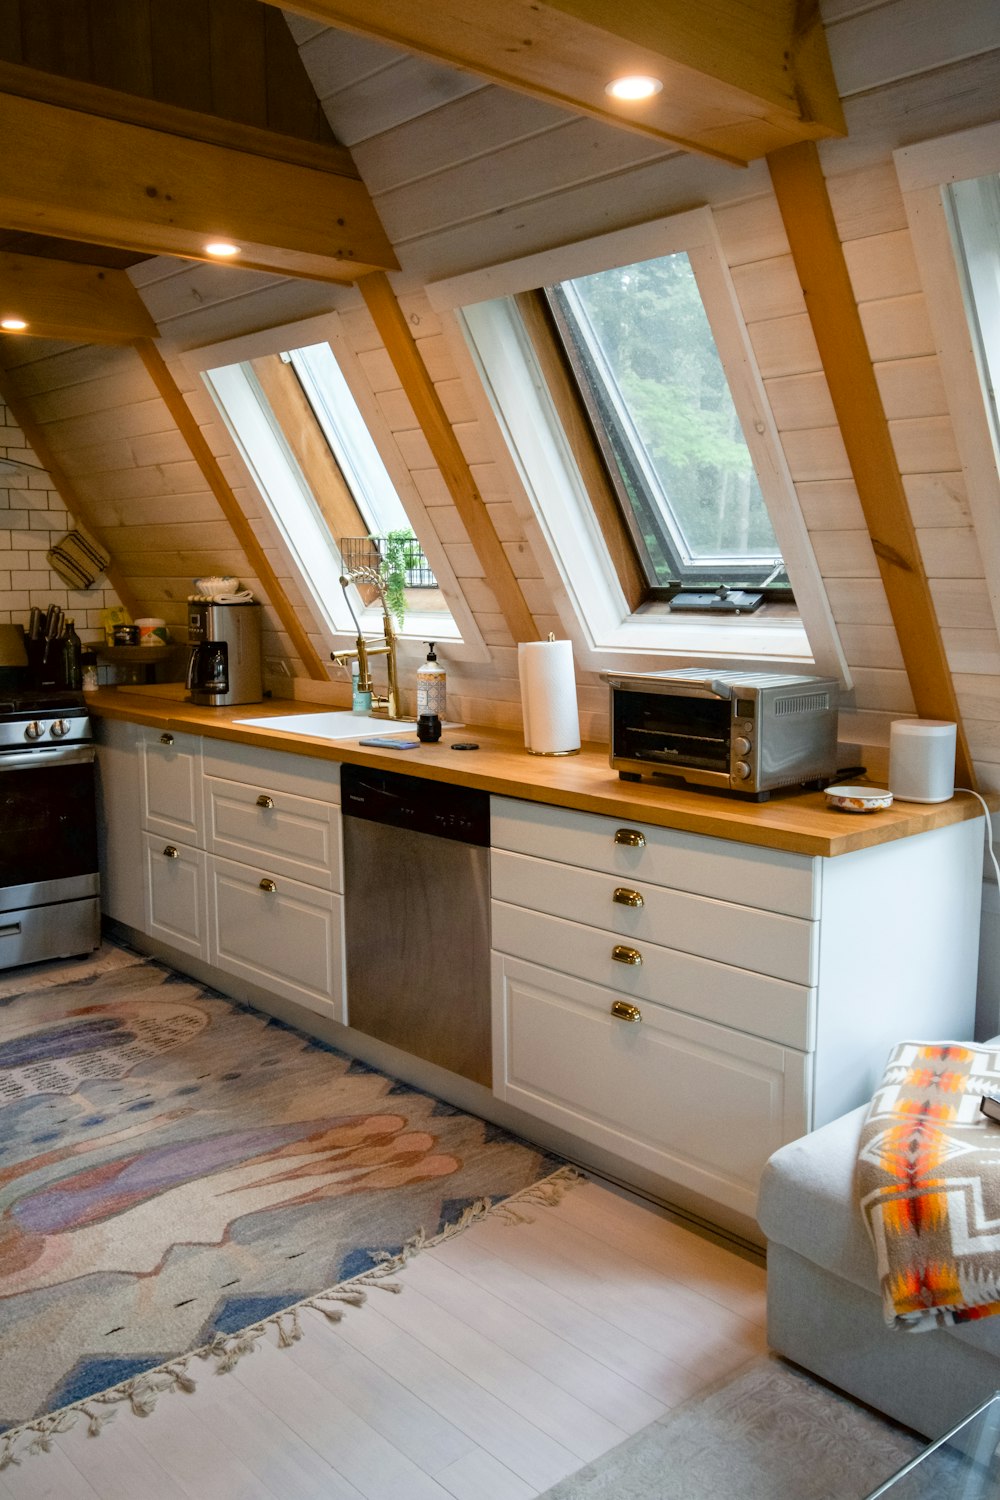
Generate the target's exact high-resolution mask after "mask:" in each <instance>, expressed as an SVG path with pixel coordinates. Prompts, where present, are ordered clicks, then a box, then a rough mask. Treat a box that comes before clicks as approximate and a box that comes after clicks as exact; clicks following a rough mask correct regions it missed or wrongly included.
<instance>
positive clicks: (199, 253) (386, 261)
mask: <svg viewBox="0 0 1000 1500" xmlns="http://www.w3.org/2000/svg"><path fill="white" fill-rule="evenodd" d="M0 141H2V142H3V150H2V152H0V224H3V225H5V226H7V227H9V228H11V229H17V230H24V231H26V232H29V233H33V234H43V235H54V236H55V237H57V238H59V239H67V240H85V241H89V242H91V243H93V244H98V245H113V246H117V247H119V248H122V249H127V250H135V251H138V252H140V253H142V254H147V255H179V256H184V257H187V258H190V259H194V260H209V261H210V260H211V256H209V255H207V254H206V252H205V248H204V247H205V243H206V241H207V240H210V239H220V238H224V239H227V240H232V241H234V242H235V243H236V244H238V245H240V247H241V249H242V254H241V255H240V257H239V261H238V264H239V265H240V266H243V267H249V268H251V269H254V270H260V271H271V272H274V273H276V274H278V275H285V276H305V277H311V278H314V279H315V280H319V281H334V282H346V281H354V280H355V279H356V278H357V277H358V276H359V275H364V274H365V273H367V272H369V271H371V270H374V269H396V268H397V267H398V262H397V260H396V257H395V255H394V254H393V251H392V247H391V245H390V244H389V241H388V239H387V237H386V234H385V231H384V230H383V228H382V225H381V223H380V222H379V219H378V215H377V214H376V212H375V209H374V207H373V206H372V202H371V199H370V197H369V196H368V191H367V189H366V188H365V187H364V185H363V184H362V183H361V182H359V181H358V180H357V179H356V178H354V177H347V176H343V175H341V174H340V173H336V172H330V171H325V170H319V169H317V168H315V167H309V166H304V165H301V164H299V163H294V162H284V161H276V160H273V159H267V158H264V157H261V156H259V155H256V154H253V153H251V152H249V151H245V150H239V149H236V148H234V147H230V146H219V145H215V144H213V143H210V142H204V141H199V140H192V139H189V138H187V137H183V136H179V135H174V134H169V133H166V132H164V131H162V130H154V129H150V128H149V127H147V126H143V125H135V124H131V123H129V122H126V121H122V120H110V119H104V118H101V117H98V116H94V115H89V114H88V115H83V114H81V113H80V111H79V110H77V109H68V108H65V107H64V106H62V105H57V104H51V103H46V102H44V101H42V100H37V99H28V98H24V97H21V96H18V95H12V94H5V93H0Z"/></svg>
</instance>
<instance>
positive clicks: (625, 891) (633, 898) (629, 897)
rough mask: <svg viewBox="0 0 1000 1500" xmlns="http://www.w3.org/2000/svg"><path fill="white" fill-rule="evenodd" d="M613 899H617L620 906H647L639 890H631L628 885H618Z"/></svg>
mask: <svg viewBox="0 0 1000 1500" xmlns="http://www.w3.org/2000/svg"><path fill="white" fill-rule="evenodd" d="M611 899H612V901H617V902H618V905H619V906H645V904H646V903H645V902H644V901H643V899H642V896H641V895H640V894H639V892H638V891H630V890H629V888H628V886H627V885H620V886H618V887H616V889H615V893H614V895H613V896H612V897H611Z"/></svg>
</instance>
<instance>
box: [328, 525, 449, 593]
mask: <svg viewBox="0 0 1000 1500" xmlns="http://www.w3.org/2000/svg"><path fill="white" fill-rule="evenodd" d="M386 543H387V539H386V538H385V537H384V536H344V537H341V539H340V556H341V560H342V562H343V565H344V570H345V572H350V571H351V570H352V569H354V568H365V567H367V568H381V565H382V563H383V561H384V559H385V555H386ZM401 546H402V550H403V570H404V577H405V586H406V587H407V588H408V589H436V588H437V579H436V578H435V577H434V573H433V570H432V569H431V566H430V563H429V562H428V561H427V559H426V557H425V556H424V554H423V549H422V548H421V546H420V543H419V542H418V540H417V538H416V537H413V538H412V539H410V540H406V541H403V542H402V543H401Z"/></svg>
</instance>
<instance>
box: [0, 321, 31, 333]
mask: <svg viewBox="0 0 1000 1500" xmlns="http://www.w3.org/2000/svg"><path fill="white" fill-rule="evenodd" d="M27 326H28V325H27V323H26V322H25V321H24V319H23V318H0V328H5V329H6V330H7V332H8V333H21V332H22V331H23V330H24V329H25V328H27Z"/></svg>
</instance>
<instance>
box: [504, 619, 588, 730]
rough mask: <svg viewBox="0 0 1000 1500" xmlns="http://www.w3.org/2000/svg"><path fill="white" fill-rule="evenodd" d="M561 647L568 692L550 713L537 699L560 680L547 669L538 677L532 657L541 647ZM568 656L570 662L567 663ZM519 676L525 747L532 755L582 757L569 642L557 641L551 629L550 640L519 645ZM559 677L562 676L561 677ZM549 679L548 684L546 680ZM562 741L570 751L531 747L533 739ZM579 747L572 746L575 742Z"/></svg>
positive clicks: (565, 690) (564, 689)
mask: <svg viewBox="0 0 1000 1500" xmlns="http://www.w3.org/2000/svg"><path fill="white" fill-rule="evenodd" d="M540 646H541V647H549V646H553V647H554V646H559V647H560V648H563V649H561V650H560V652H559V653H558V658H557V660H558V661H559V668H560V669H561V671H562V673H563V681H562V683H561V686H562V688H563V691H564V701H563V702H562V704H561V705H560V706H559V709H558V710H556V711H555V712H554V715H553V714H550V713H549V712H548V711H547V707H548V706H547V705H543V704H541V703H540V701H539V700H538V698H537V697H536V693H537V692H539V691H540V690H541V689H542V688H543V687H544V686H549V687H551V686H552V685H553V683H554V682H555V681H556V680H557V678H556V677H553V676H552V675H551V674H550V673H549V672H548V671H547V670H541V669H540V674H539V675H538V676H537V677H536V675H535V673H534V671H533V668H532V663H531V662H530V661H529V659H528V654H529V653H532V652H534V651H536V650H537V648H538V647H540ZM567 657H568V660H567ZM518 676H519V677H520V679H521V708H522V713H523V718H524V748H525V750H526V751H527V753H528V754H529V755H544V756H549V757H556V756H564V755H579V754H580V748H581V746H580V722H579V710H578V709H577V702H576V677H575V674H574V671H573V648H572V644H571V642H569V641H558V642H557V641H556V637H555V632H554V631H552V630H550V631H549V634H548V639H547V640H546V641H544V642H542V641H534V642H531V641H529V642H521V643H520V644H519V646H518ZM557 676H558V674H557ZM545 677H548V682H547V683H546V682H545V681H543V678H545ZM546 738H549V739H550V740H551V739H556V740H557V741H558V739H560V738H562V739H563V740H564V743H567V744H568V748H566V749H550V750H541V749H535V748H533V747H532V745H531V740H532V739H543V740H544V739H546ZM574 739H575V741H576V743H575V744H572V743H570V742H571V741H572V740H574Z"/></svg>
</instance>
